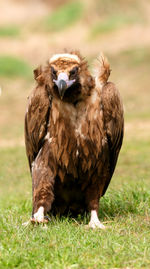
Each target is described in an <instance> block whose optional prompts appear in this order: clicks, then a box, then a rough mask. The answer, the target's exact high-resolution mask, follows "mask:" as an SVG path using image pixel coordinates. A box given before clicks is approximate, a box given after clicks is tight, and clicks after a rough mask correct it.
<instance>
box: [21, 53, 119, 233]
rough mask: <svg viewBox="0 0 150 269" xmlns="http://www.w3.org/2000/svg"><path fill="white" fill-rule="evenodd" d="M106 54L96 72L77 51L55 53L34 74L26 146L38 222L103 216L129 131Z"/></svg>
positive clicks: (95, 225) (96, 223) (96, 225)
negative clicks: (51, 217)
mask: <svg viewBox="0 0 150 269" xmlns="http://www.w3.org/2000/svg"><path fill="white" fill-rule="evenodd" d="M109 75H110V66H109V63H108V60H107V58H106V57H105V56H104V55H103V54H101V55H100V56H99V58H98V59H97V65H96V68H95V71H94V72H93V74H91V73H90V71H89V69H88V64H87V61H86V60H85V59H84V58H83V57H82V56H81V54H80V53H79V52H77V51H74V52H69V53H61V54H55V55H53V56H52V57H51V58H50V59H49V61H48V62H47V64H46V65H45V66H44V67H42V66H40V67H38V68H37V69H36V70H34V77H35V80H36V87H35V88H34V90H33V91H32V93H31V95H30V97H29V99H28V105H27V111H26V115H25V144H26V152H27V157H28V161H29V166H30V172H31V176H32V195H33V212H32V222H38V223H44V222H46V221H47V219H46V215H47V214H49V213H50V214H54V215H57V214H59V215H64V214H68V212H69V213H70V214H73V215H76V214H83V213H84V212H90V213H91V217H90V222H89V227H91V228H102V229H103V228H105V226H104V225H103V224H102V223H101V222H100V220H99V218H98V210H99V200H100V198H101V197H102V196H103V195H104V194H105V192H106V190H107V187H108V185H109V183H110V180H111V178H112V175H113V173H114V169H115V166H116V163H117V159H118V154H119V151H120V148H121V145H122V140H123V132H124V116H123V105H122V101H121V98H120V94H119V92H118V90H117V88H116V86H115V84H114V83H112V82H108V77H109Z"/></svg>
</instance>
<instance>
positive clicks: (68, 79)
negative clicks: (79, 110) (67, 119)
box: [34, 52, 94, 103]
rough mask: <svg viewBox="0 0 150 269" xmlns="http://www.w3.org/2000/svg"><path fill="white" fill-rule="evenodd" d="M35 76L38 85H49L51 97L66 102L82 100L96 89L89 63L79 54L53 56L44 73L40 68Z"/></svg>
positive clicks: (35, 72) (35, 71)
mask: <svg viewBox="0 0 150 269" xmlns="http://www.w3.org/2000/svg"><path fill="white" fill-rule="evenodd" d="M34 75H35V79H36V80H37V81H38V83H41V84H42V83H43V84H46V85H49V90H50V93H51V95H53V96H56V97H57V98H60V99H61V100H63V101H66V102H72V103H76V102H77V101H79V100H82V99H83V97H85V96H86V95H90V91H91V88H93V87H94V79H93V77H92V76H91V75H90V73H89V71H88V65H87V62H86V61H85V60H84V59H83V58H82V57H81V55H80V53H79V52H74V53H62V54H55V55H53V56H52V57H51V58H50V59H49V62H48V65H47V67H46V69H45V71H44V73H43V72H42V70H41V69H40V68H38V69H36V70H34Z"/></svg>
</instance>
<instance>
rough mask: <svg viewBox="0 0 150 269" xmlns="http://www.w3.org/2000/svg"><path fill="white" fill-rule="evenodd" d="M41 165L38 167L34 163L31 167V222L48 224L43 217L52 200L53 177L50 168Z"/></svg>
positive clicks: (46, 219)
mask: <svg viewBox="0 0 150 269" xmlns="http://www.w3.org/2000/svg"><path fill="white" fill-rule="evenodd" d="M42 164H43V162H40V165H38V163H35V164H34V166H33V167H32V181H33V183H32V184H33V213H32V219H31V222H37V223H45V222H48V218H47V217H45V215H46V214H47V212H49V211H50V209H51V205H52V202H53V200H54V194H53V186H54V176H53V174H52V171H51V169H50V167H44V166H43V165H42Z"/></svg>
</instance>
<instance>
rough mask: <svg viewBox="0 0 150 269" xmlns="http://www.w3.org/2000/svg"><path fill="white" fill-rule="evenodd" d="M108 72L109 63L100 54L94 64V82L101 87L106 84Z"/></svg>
mask: <svg viewBox="0 0 150 269" xmlns="http://www.w3.org/2000/svg"><path fill="white" fill-rule="evenodd" d="M110 72H111V70H110V65H109V62H108V60H107V58H106V57H105V56H104V54H103V53H101V54H100V55H99V57H98V58H97V60H96V63H95V77H96V80H98V81H99V82H100V84H101V86H103V85H104V84H106V82H107V80H108V78H109V75H110Z"/></svg>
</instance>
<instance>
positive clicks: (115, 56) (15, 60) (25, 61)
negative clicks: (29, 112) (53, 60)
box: [0, 0, 150, 147]
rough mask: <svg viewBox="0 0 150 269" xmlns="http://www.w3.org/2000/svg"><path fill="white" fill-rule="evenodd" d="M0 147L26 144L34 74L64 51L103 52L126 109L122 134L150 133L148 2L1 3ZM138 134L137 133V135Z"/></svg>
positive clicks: (93, 54) (94, 54)
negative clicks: (26, 109) (53, 56)
mask: <svg viewBox="0 0 150 269" xmlns="http://www.w3.org/2000/svg"><path fill="white" fill-rule="evenodd" d="M0 10H1V16H0V88H1V91H2V94H1V97H0V111H1V113H0V147H5V146H8V145H9V146H14V145H24V138H23V124H24V113H25V107H26V98H27V96H28V94H29V93H30V92H31V90H32V88H33V86H34V80H33V74H32V71H33V69H34V68H35V67H37V65H40V64H43V63H45V61H46V60H47V59H48V58H49V57H50V56H51V55H52V54H53V53H58V52H59V53H60V52H63V50H64V49H65V48H69V49H79V50H80V51H81V53H82V54H83V55H84V56H85V57H86V58H87V59H88V60H89V64H90V65H91V67H92V61H93V59H94V58H95V57H97V56H98V54H99V53H100V52H101V51H103V52H104V53H105V54H106V55H107V57H108V59H109V61H110V64H111V69H112V73H111V77H110V80H112V81H114V82H115V83H116V85H117V87H118V88H119V90H120V92H121V95H122V98H123V101H124V106H125V118H126V135H127V136H134V135H136V137H137V136H140V137H142V138H143V137H145V136H148V135H149V131H150V104H149V102H150V89H149V85H150V83H149V82H150V76H149V71H150V1H148V0H143V1H140V0H126V1H124V0H113V1H111V0H95V1H93V0H82V1H80V0H78V1H67V0H64V1H63V0H55V1H53V0H21V1H20V0H18V1H17V0H5V1H0ZM135 129H136V132H135Z"/></svg>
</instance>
